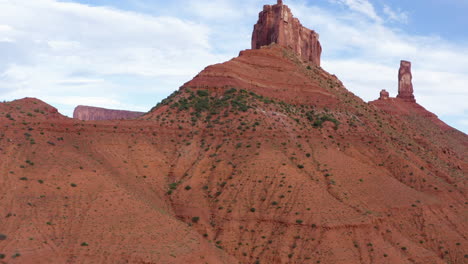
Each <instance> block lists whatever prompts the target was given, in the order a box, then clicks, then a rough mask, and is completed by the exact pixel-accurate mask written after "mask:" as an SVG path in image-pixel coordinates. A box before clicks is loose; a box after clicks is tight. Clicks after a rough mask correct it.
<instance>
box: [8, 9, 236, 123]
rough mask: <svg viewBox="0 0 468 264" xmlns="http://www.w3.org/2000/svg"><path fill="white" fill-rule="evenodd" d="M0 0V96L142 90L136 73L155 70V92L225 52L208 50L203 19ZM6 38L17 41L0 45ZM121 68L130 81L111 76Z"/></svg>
mask: <svg viewBox="0 0 468 264" xmlns="http://www.w3.org/2000/svg"><path fill="white" fill-rule="evenodd" d="M0 2H1V4H0V5H1V10H2V11H1V12H0V97H1V99H7V100H10V99H16V98H18V97H26V96H35V97H40V98H44V96H47V95H51V94H54V95H57V96H65V95H66V96H81V97H83V96H85V95H93V96H96V97H102V98H106V97H109V96H113V95H116V94H125V96H126V97H128V98H127V100H128V99H130V98H132V94H137V93H138V92H141V91H140V90H138V89H139V88H140V87H132V86H133V85H135V83H137V84H138V85H141V86H142V87H141V89H142V90H144V91H146V92H150V91H149V88H148V84H141V82H140V81H139V80H140V79H145V78H159V79H160V80H159V81H158V80H156V81H155V82H154V83H153V84H152V85H153V88H152V91H151V92H152V94H153V96H154V98H155V100H157V99H156V98H157V97H158V95H159V97H162V96H164V95H166V93H167V90H173V89H176V88H177V87H179V86H180V85H182V84H183V83H184V82H186V81H187V80H189V79H190V78H191V77H192V76H194V75H195V74H196V73H197V72H198V71H200V70H202V69H203V68H204V67H205V66H207V65H209V64H213V63H216V62H221V61H223V60H225V59H227V57H223V56H219V55H216V54H214V53H213V52H212V46H211V43H210V41H209V35H210V28H209V27H207V26H206V25H202V24H200V23H194V22H191V21H187V20H183V19H180V18H176V17H167V16H159V17H155V16H150V15H143V14H140V13H135V12H128V11H122V10H118V9H114V8H110V7H91V6H87V5H83V4H77V3H69V2H57V1H53V0H35V1H29V0H1V1H0ZM38 14H42V15H38ZM6 41H10V42H13V41H14V42H15V44H14V45H6V46H2V43H5V42H6ZM13 54H18V56H13ZM2 61H3V62H2ZM122 76H131V77H128V78H127V80H128V81H129V82H130V83H128V86H122V85H120V84H119V83H118V82H114V81H113V79H114V78H116V77H119V78H123V77H122ZM163 79H167V80H171V82H170V83H168V82H167V81H166V80H163ZM72 84H73V85H72ZM162 85H164V87H160V86H162ZM132 101H133V102H136V101H138V98H136V96H134V98H133V100H132ZM65 102H71V101H65ZM151 103H152V104H155V103H156V102H151ZM107 106H112V105H109V104H107ZM114 107H117V104H116V105H114ZM150 107H151V106H150V105H146V107H145V108H148V109H149V108H150ZM67 114H70V112H68V113H67Z"/></svg>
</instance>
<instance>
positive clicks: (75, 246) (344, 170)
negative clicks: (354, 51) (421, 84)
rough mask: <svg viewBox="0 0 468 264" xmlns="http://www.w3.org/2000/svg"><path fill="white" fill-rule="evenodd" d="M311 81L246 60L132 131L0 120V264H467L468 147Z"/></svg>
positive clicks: (276, 51)
mask: <svg viewBox="0 0 468 264" xmlns="http://www.w3.org/2000/svg"><path fill="white" fill-rule="evenodd" d="M308 66H309V65H307V64H303V63H302V62H301V61H300V60H299V59H298V58H297V57H295V55H294V54H293V53H292V52H291V51H290V50H285V49H283V48H280V47H278V46H275V45H273V46H271V47H267V48H263V49H260V50H252V51H245V52H242V54H241V56H240V57H239V58H235V59H233V60H231V61H229V62H226V63H224V64H218V65H214V66H210V67H208V68H207V69H206V70H204V71H203V72H201V73H200V74H199V75H198V76H197V77H195V78H194V80H192V81H191V82H188V83H187V84H186V85H185V86H184V87H182V88H181V89H180V91H178V92H176V93H175V94H173V95H172V96H170V97H169V98H167V99H166V100H164V101H163V102H162V103H161V104H160V105H158V106H156V107H155V108H154V109H153V110H152V111H151V112H150V113H148V114H146V115H145V116H143V117H141V118H140V119H139V120H127V121H113V122H111V121H99V122H98V121H95V122H81V121H77V120H74V119H66V118H61V117H60V116H58V118H53V119H52V118H49V119H47V118H44V116H42V115H39V114H37V115H36V114H34V108H33V106H34V105H41V102H39V101H35V100H32V99H29V100H26V101H21V100H20V101H17V102H12V103H7V104H0V124H1V127H2V131H1V133H0V183H1V184H0V234H2V235H4V236H5V239H3V240H0V254H4V259H3V260H0V261H5V262H8V263H127V262H129V263H424V264H426V263H464V262H465V261H466V254H467V253H466V243H467V240H466V235H467V234H466V230H467V221H466V219H467V217H468V215H467V210H466V201H467V199H466V198H467V197H466V171H467V157H466V153H467V148H468V139H467V136H466V135H465V134H463V133H460V132H457V131H454V130H443V129H440V127H438V126H436V125H434V123H433V121H432V120H431V119H430V118H429V119H428V118H426V117H424V116H418V117H409V118H408V119H405V118H402V117H401V116H395V115H394V114H391V113H388V112H385V111H383V110H380V109H378V108H377V107H376V106H372V105H369V104H367V103H365V102H363V101H362V100H361V99H360V98H358V97H356V96H354V95H353V94H352V93H350V92H349V91H347V90H346V89H345V88H344V87H343V86H342V84H341V82H339V80H338V79H336V77H334V76H331V75H329V74H328V73H326V72H325V71H323V70H322V69H320V68H315V67H310V69H308ZM22 102H24V104H22ZM35 103H36V104H35ZM12 106H15V107H12ZM18 107H19V109H18ZM25 109H28V110H27V111H25ZM29 109H32V111H33V112H31V114H32V116H29V115H28V111H31V110H29ZM39 111H40V110H39ZM21 112H24V113H21ZM7 114H9V115H10V116H13V117H14V118H13V119H14V120H11V119H10V118H7V117H6V115H7ZM45 116H47V115H45ZM23 119H24V120H23ZM0 238H2V237H1V236H0ZM17 253H18V254H19V255H16V254H17ZM0 256H2V255H0Z"/></svg>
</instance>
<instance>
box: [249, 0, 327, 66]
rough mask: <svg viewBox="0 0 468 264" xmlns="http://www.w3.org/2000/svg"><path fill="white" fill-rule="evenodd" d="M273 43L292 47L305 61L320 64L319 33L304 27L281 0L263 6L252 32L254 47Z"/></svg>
mask: <svg viewBox="0 0 468 264" xmlns="http://www.w3.org/2000/svg"><path fill="white" fill-rule="evenodd" d="M271 43H277V44H279V45H281V46H284V47H287V48H291V49H292V50H294V51H295V52H296V53H297V54H298V55H300V57H301V58H302V59H303V60H304V61H307V62H311V63H313V64H315V65H317V66H320V55H321V53H322V47H321V45H320V42H319V35H318V34H317V33H316V32H315V31H313V30H310V29H308V28H305V27H303V26H302V24H301V22H299V19H297V18H295V17H294V16H293V15H292V13H291V9H289V7H288V6H287V5H283V1H281V0H278V3H277V4H276V5H265V6H263V11H262V12H260V14H259V18H258V22H257V24H255V26H254V30H253V34H252V49H259V48H261V47H262V46H265V45H269V44H271Z"/></svg>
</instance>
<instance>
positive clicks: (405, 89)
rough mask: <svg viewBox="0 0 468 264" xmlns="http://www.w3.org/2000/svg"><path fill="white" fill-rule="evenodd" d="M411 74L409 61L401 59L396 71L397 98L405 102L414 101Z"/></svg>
mask: <svg viewBox="0 0 468 264" xmlns="http://www.w3.org/2000/svg"><path fill="white" fill-rule="evenodd" d="M412 79H413V76H412V75H411V62H409V61H404V60H402V61H401V62H400V70H399V71H398V95H397V98H400V99H403V100H405V101H407V102H416V100H415V99H414V95H413V83H412Z"/></svg>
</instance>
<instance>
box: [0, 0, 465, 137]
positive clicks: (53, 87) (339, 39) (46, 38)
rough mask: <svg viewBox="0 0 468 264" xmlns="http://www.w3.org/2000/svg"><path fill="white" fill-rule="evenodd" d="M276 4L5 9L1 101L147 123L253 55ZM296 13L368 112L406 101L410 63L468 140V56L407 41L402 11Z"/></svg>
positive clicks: (460, 48)
mask: <svg viewBox="0 0 468 264" xmlns="http://www.w3.org/2000/svg"><path fill="white" fill-rule="evenodd" d="M266 2H268V1H263V0H255V1H250V0H249V1H247V0H239V1H233V0H213V1H210V2H209V3H208V2H207V3H201V2H200V1H195V0H185V1H182V0H175V1H171V2H170V3H166V2H158V1H156V2H154V1H149V0H148V1H146V0H139V1H130V2H128V3H127V2H125V3H126V4H127V5H130V4H129V3H134V6H132V7H133V8H131V10H133V11H125V10H123V7H122V6H119V5H118V3H120V1H115V2H108V3H115V5H114V6H113V7H104V6H89V5H85V4H79V3H74V2H58V1H55V0H34V1H30V0H0V6H1V11H0V100H11V99H17V98H21V97H25V96H34V97H38V98H41V99H43V100H45V101H47V102H48V103H51V104H53V105H54V106H56V107H58V108H59V110H60V111H61V112H64V113H65V114H68V115H70V114H71V113H72V110H73V107H74V106H76V105H77V104H89V105H96V106H102V107H109V108H124V109H129V110H140V111H146V110H148V109H150V108H151V107H152V106H154V105H155V104H156V103H157V102H158V101H159V100H161V99H163V98H164V97H166V96H167V95H168V94H169V93H170V92H172V91H173V90H175V89H177V88H178V87H179V86H180V85H182V84H183V83H184V82H186V81H188V80H190V79H191V78H192V77H193V76H194V75H196V74H197V73H198V72H199V71H200V70H202V69H203V68H204V67H205V66H207V65H210V64H213V63H218V62H222V61H225V60H228V59H230V58H231V57H233V56H236V55H237V54H238V52H239V50H242V49H246V48H249V47H250V34H251V31H252V26H253V24H254V23H255V21H256V19H257V15H256V14H257V13H258V12H259V11H260V10H261V8H262V5H263V4H264V3H266ZM271 2H275V1H271ZM323 2H326V3H327V4H323ZM285 3H286V4H288V5H289V6H290V7H291V9H292V10H293V13H294V14H295V16H296V17H298V18H299V19H300V20H301V22H302V23H303V24H304V25H305V26H307V27H309V28H312V29H314V30H316V31H317V32H319V33H320V38H321V43H322V46H323V48H324V52H323V67H324V68H325V69H326V70H328V71H330V72H331V73H334V74H336V75H337V76H338V77H339V78H340V79H341V80H342V81H343V82H344V83H345V85H346V86H347V88H348V89H349V90H351V91H353V92H354V93H355V94H357V95H359V96H360V97H362V98H363V99H364V100H373V99H375V98H377V96H378V93H379V91H380V90H381V89H387V90H388V91H390V92H391V94H392V95H393V96H395V94H396V90H397V71H398V66H399V61H400V59H405V60H410V61H412V62H413V77H414V79H413V80H414V86H415V93H416V99H417V100H418V102H419V103H421V104H422V105H423V106H425V107H426V108H428V109H429V110H430V111H433V112H435V113H436V114H437V115H439V116H440V117H441V118H442V119H443V120H445V121H446V122H448V123H449V124H451V125H452V126H456V127H457V128H459V129H462V130H463V131H465V132H466V131H468V125H467V124H468V120H467V119H468V118H467V112H468V104H466V103H465V102H467V101H468V92H467V87H466V86H467V84H468V48H467V46H466V45H464V44H463V43H456V42H451V41H449V40H444V39H441V38H440V37H437V36H424V35H411V34H408V33H407V32H406V31H405V26H407V25H408V24H409V23H410V22H411V19H412V18H411V13H409V12H406V11H405V10H401V9H399V7H398V6H390V5H381V6H377V5H375V4H372V3H371V2H370V1H368V0H327V1H322V3H320V1H319V2H317V3H315V2H312V3H311V2H310V1H305V0H288V1H285ZM319 4H320V6H319ZM162 7H164V8H162ZM139 8H140V9H139ZM160 9H161V10H163V11H164V12H163V11H161V10H160ZM148 10H153V11H154V12H153V13H151V12H149V11H148Z"/></svg>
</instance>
